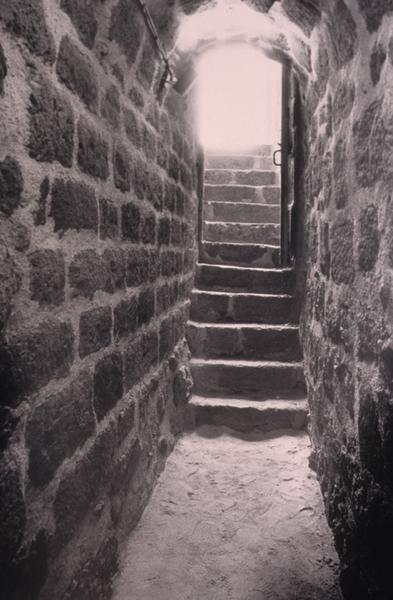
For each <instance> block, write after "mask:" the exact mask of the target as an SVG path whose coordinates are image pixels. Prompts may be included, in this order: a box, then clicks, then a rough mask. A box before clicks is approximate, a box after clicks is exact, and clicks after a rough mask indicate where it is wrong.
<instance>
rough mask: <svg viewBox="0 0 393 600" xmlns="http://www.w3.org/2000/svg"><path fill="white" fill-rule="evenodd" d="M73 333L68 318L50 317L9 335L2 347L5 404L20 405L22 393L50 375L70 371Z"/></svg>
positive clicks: (0, 374) (55, 376)
mask: <svg viewBox="0 0 393 600" xmlns="http://www.w3.org/2000/svg"><path fill="white" fill-rule="evenodd" d="M73 343H74V334H73V331H72V326H71V324H70V323H68V322H62V321H58V320H56V319H53V318H51V319H47V320H46V321H45V322H43V323H39V324H38V325H36V326H33V327H32V328H31V329H28V330H25V331H23V332H22V333H19V334H17V333H15V334H13V335H12V336H10V337H9V339H8V341H7V343H6V344H4V345H3V347H2V349H1V360H0V389H1V390H2V394H1V395H2V401H3V403H4V404H5V405H11V406H12V405H17V404H19V402H20V401H21V400H22V399H23V396H25V395H28V394H30V393H31V392H34V391H36V390H38V389H39V388H40V387H42V386H44V385H46V384H47V383H48V382H49V381H50V380H51V379H60V378H61V377H64V376H65V375H67V374H68V373H69V369H70V366H71V364H72V361H73V354H74V351H73Z"/></svg>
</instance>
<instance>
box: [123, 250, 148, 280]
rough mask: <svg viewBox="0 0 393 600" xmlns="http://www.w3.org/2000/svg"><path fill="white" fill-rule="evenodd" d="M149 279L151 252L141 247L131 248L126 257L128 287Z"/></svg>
mask: <svg viewBox="0 0 393 600" xmlns="http://www.w3.org/2000/svg"><path fill="white" fill-rule="evenodd" d="M148 279H149V254H148V253H147V252H146V250H143V249H141V248H130V249H129V250H128V253H127V259H126V282H127V287H135V286H138V285H141V284H142V283H145V282H146V281H148Z"/></svg>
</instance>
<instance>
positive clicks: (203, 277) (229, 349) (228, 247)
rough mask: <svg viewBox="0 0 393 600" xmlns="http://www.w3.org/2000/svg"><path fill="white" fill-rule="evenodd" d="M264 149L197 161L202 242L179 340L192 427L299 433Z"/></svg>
mask: <svg viewBox="0 0 393 600" xmlns="http://www.w3.org/2000/svg"><path fill="white" fill-rule="evenodd" d="M271 156H272V149H271V147H270V146H263V147H262V148H260V149H259V152H258V154H257V155H254V154H253V155H251V154H250V155H247V154H243V155H239V156H220V155H210V156H207V159H206V170H205V195H204V215H203V242H202V251H201V256H200V259H199V260H200V262H199V264H198V265H197V273H196V288H195V289H194V290H193V293H192V302H191V315H190V321H189V323H188V341H189V345H190V349H191V352H192V357H193V358H192V361H191V367H192V373H193V377H194V396H193V398H192V399H191V401H190V403H189V409H188V410H189V415H188V416H189V424H190V426H191V427H194V426H199V425H204V424H214V425H226V426H228V427H231V428H232V429H235V430H238V431H241V432H249V431H260V432H267V431H271V430H274V429H288V428H294V429H302V428H304V427H305V426H306V421H307V402H306V399H305V395H306V394H305V384H304V376H303V365H302V360H301V359H302V356H301V349H300V345H299V332H298V324H297V315H296V307H295V301H294V297H293V295H292V293H293V290H294V273H293V270H292V269H291V268H281V267H280V266H279V240H280V188H279V182H278V177H279V176H278V172H277V170H275V168H274V167H273V165H272V159H271Z"/></svg>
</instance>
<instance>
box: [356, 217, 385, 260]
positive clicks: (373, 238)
mask: <svg viewBox="0 0 393 600" xmlns="http://www.w3.org/2000/svg"><path fill="white" fill-rule="evenodd" d="M359 235H360V239H359V245H358V253H359V268H360V269H361V270H362V271H371V269H372V268H373V267H374V265H375V263H376V261H377V258H378V251H379V238H380V235H379V231H378V210H377V208H376V207H375V206H372V205H370V206H368V207H367V208H365V209H364V210H363V211H362V213H361V216H360V232H359Z"/></svg>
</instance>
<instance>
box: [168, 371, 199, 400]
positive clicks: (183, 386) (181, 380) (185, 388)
mask: <svg viewBox="0 0 393 600" xmlns="http://www.w3.org/2000/svg"><path fill="white" fill-rule="evenodd" d="M193 383H194V382H193V379H192V376H191V371H190V369H189V368H188V367H186V366H184V365H183V366H182V367H180V369H178V370H177V371H176V374H175V378H174V380H173V401H174V403H175V405H176V406H184V405H185V404H186V403H187V401H188V400H189V399H190V397H191V392H192V387H193Z"/></svg>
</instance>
